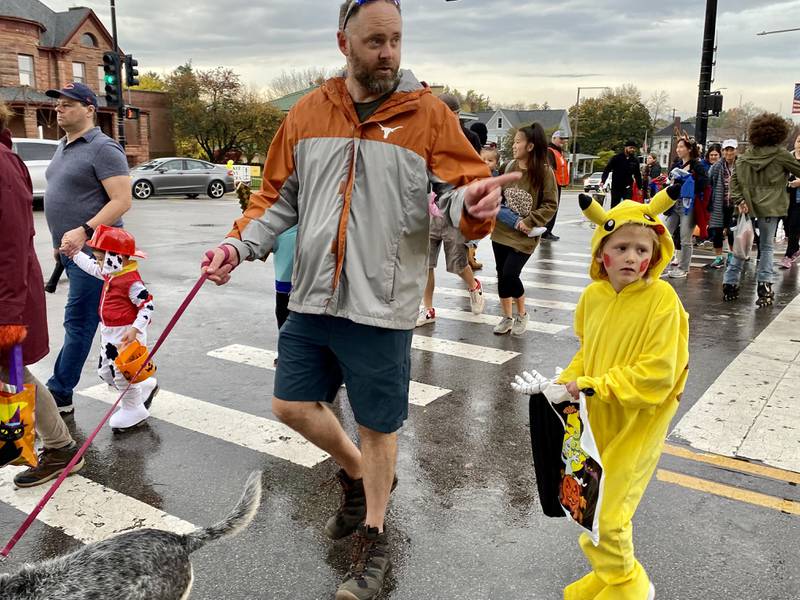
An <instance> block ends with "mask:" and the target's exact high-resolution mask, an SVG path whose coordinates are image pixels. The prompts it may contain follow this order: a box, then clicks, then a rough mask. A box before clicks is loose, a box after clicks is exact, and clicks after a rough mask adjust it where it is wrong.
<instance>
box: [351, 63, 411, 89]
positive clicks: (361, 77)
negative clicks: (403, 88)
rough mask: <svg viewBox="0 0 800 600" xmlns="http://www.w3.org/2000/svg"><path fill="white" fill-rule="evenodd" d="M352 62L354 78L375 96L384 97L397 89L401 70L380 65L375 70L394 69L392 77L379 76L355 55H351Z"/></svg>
mask: <svg viewBox="0 0 800 600" xmlns="http://www.w3.org/2000/svg"><path fill="white" fill-rule="evenodd" d="M350 60H351V62H352V69H353V77H355V79H356V81H358V83H360V84H361V85H362V86H364V87H365V88H366V89H368V90H369V91H370V92H372V93H373V94H377V95H379V96H383V95H384V94H388V93H389V92H391V91H392V90H393V89H394V88H395V87H397V83H398V81H399V69H396V68H394V67H392V65H390V64H379V65H378V66H377V67H376V69H375V70H377V69H378V68H382V67H389V68H391V69H392V73H391V74H390V75H385V76H378V75H375V74H374V72H372V71H370V70H369V68H368V67H367V66H366V65H365V64H364V62H362V61H361V59H360V58H358V57H357V56H356V55H355V54H353V55H351V57H350Z"/></svg>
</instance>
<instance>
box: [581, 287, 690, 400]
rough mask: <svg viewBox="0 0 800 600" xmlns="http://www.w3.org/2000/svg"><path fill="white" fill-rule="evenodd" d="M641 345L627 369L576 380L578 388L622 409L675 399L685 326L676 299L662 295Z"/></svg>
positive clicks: (681, 376) (684, 357) (684, 356)
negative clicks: (589, 389) (616, 403)
mask: <svg viewBox="0 0 800 600" xmlns="http://www.w3.org/2000/svg"><path fill="white" fill-rule="evenodd" d="M644 335H645V336H646V337H645V340H646V342H645V345H644V347H643V348H642V352H641V354H640V355H639V356H638V357H635V358H634V359H633V360H631V361H630V363H629V364H627V365H620V366H616V367H612V368H610V369H609V370H608V371H607V372H606V374H605V375H602V376H599V377H579V378H578V388H580V389H585V388H592V389H593V390H594V391H595V398H598V399H600V400H602V401H604V402H609V403H611V402H619V403H620V404H621V405H622V406H624V407H626V408H633V409H642V408H650V407H656V406H658V405H660V404H662V403H663V402H665V401H666V400H667V399H669V398H670V396H673V395H675V393H676V392H680V391H681V390H676V386H677V385H678V383H679V382H680V381H681V380H683V381H684V382H685V380H686V369H687V366H688V361H689V346H688V339H689V323H688V319H687V316H686V313H685V312H684V310H683V307H682V306H681V303H680V301H679V300H678V298H677V296H674V295H671V294H670V295H666V296H665V297H664V298H663V299H662V300H661V302H659V303H658V305H657V307H656V310H655V311H654V313H653V314H652V315H650V316H649V318H648V320H647V328H646V331H645V332H644Z"/></svg>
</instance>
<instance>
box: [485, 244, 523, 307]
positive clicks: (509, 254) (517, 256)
mask: <svg viewBox="0 0 800 600" xmlns="http://www.w3.org/2000/svg"><path fill="white" fill-rule="evenodd" d="M492 250H493V251H494V262H495V265H496V266H497V293H498V295H499V296H500V297H501V298H521V297H522V296H524V295H525V288H524V287H523V285H522V281H521V280H520V278H519V274H520V273H522V268H523V267H524V266H525V263H526V262H528V260H529V259H530V257H531V255H530V254H525V253H524V252H520V251H519V250H514V248H511V247H509V246H506V245H504V244H498V243H497V242H492Z"/></svg>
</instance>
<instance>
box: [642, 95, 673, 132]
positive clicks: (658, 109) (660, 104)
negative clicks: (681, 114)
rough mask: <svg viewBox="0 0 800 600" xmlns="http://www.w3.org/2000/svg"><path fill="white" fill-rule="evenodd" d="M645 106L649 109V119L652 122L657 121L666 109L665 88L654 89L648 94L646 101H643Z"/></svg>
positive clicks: (667, 103)
mask: <svg viewBox="0 0 800 600" xmlns="http://www.w3.org/2000/svg"><path fill="white" fill-rule="evenodd" d="M645 106H647V110H649V111H650V119H651V120H652V121H653V124H655V123H657V122H658V118H659V116H663V115H665V114H666V111H667V110H668V109H667V107H668V106H669V94H668V93H667V91H666V90H656V91H655V92H653V93H652V94H650V97H649V98H648V99H647V102H645Z"/></svg>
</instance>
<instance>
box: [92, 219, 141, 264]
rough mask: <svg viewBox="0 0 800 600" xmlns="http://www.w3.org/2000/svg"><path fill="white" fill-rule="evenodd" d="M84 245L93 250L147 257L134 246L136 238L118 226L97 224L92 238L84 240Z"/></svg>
mask: <svg viewBox="0 0 800 600" xmlns="http://www.w3.org/2000/svg"><path fill="white" fill-rule="evenodd" d="M86 245H87V246H89V248H94V249H95V250H103V251H105V252H116V253H117V254H122V255H124V256H134V257H136V258H147V254H145V253H144V252H142V251H141V250H138V249H137V248H136V240H135V239H134V237H133V235H132V234H131V233H129V232H127V231H125V230H124V229H121V228H119V227H109V226H108V225H98V226H97V229H95V230H94V235H93V236H92V239H91V240H89V241H88V242H86Z"/></svg>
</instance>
